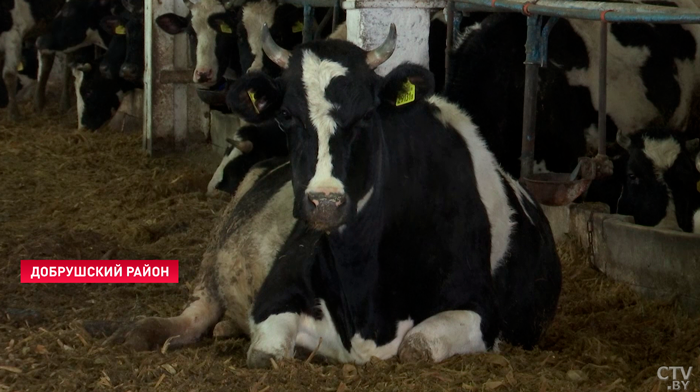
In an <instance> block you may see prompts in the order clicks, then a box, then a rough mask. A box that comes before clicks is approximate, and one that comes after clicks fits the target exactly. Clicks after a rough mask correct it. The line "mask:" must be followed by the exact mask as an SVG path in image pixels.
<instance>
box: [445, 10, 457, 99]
mask: <svg viewBox="0 0 700 392" xmlns="http://www.w3.org/2000/svg"><path fill="white" fill-rule="evenodd" d="M446 9H447V15H446V17H445V19H446V20H445V23H446V24H447V40H446V42H445V84H444V85H445V86H447V80H448V79H449V76H450V56H451V55H452V43H453V41H454V37H453V35H454V18H455V2H454V1H452V0H450V1H448V2H447V8H446Z"/></svg>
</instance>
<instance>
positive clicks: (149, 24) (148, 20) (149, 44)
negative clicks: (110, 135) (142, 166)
mask: <svg viewBox="0 0 700 392" xmlns="http://www.w3.org/2000/svg"><path fill="white" fill-rule="evenodd" d="M154 19H155V15H154V9H153V2H152V1H146V2H144V10H143V39H144V42H145V43H146V45H144V54H143V57H144V70H143V136H142V137H143V146H142V147H143V149H144V150H145V151H146V153H147V154H148V156H152V155H153V79H154V78H153V42H154V39H153V38H154V34H153V21H154Z"/></svg>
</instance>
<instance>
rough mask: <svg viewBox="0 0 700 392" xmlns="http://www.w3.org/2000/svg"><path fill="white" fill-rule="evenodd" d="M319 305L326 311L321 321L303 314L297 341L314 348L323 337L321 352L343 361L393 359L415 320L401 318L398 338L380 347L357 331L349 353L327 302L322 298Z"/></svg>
mask: <svg viewBox="0 0 700 392" xmlns="http://www.w3.org/2000/svg"><path fill="white" fill-rule="evenodd" d="M319 308H320V309H321V312H322V313H323V318H322V319H321V320H316V319H314V318H313V317H311V316H307V315H302V316H301V320H300V326H299V333H298V335H297V337H296V344H297V345H298V346H300V347H304V348H306V349H308V350H314V349H316V347H317V346H318V342H319V339H320V338H323V341H322V342H321V346H320V347H319V349H318V353H319V354H320V355H322V356H324V357H327V358H331V359H335V360H338V361H340V362H354V363H358V364H362V363H366V362H368V361H369V360H370V358H372V357H377V358H380V359H389V358H391V357H393V356H395V355H396V353H397V352H398V350H399V345H400V344H401V341H402V340H403V337H404V335H406V333H407V332H408V331H409V330H410V329H411V327H413V321H412V320H411V319H408V320H404V321H399V322H398V323H397V325H396V338H395V339H394V340H392V341H391V342H389V343H387V344H385V345H382V346H377V344H376V343H375V342H374V341H373V340H366V339H363V338H362V337H361V336H360V334H359V333H357V334H355V335H354V336H353V337H352V338H351V339H350V344H351V348H350V352H348V351H347V350H346V349H345V346H343V342H342V341H341V339H340V335H338V332H337V330H336V329H335V325H334V324H333V321H332V319H331V315H330V313H329V312H328V308H327V307H326V303H325V301H323V300H321V301H320V304H319Z"/></svg>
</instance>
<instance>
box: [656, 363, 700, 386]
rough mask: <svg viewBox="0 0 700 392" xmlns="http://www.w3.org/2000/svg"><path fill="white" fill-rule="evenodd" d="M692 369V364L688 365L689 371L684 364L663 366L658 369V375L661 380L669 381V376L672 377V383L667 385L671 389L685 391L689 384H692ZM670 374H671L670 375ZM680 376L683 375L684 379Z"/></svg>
mask: <svg viewBox="0 0 700 392" xmlns="http://www.w3.org/2000/svg"><path fill="white" fill-rule="evenodd" d="M692 370H693V367H692V366H690V367H688V370H687V371H686V370H685V368H684V367H682V366H661V367H660V368H659V369H658V370H657V371H656V376H657V377H659V380H664V381H667V380H669V378H670V379H671V380H670V381H671V385H669V386H668V387H666V389H668V390H669V391H685V390H686V389H688V384H690V381H689V380H688V379H689V378H690V372H691V371H692ZM679 373H680V374H679ZM669 374H670V375H671V376H670V377H669ZM679 376H680V377H683V380H680V379H679Z"/></svg>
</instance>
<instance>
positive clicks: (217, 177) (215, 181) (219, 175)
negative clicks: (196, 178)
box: [207, 147, 243, 195]
mask: <svg viewBox="0 0 700 392" xmlns="http://www.w3.org/2000/svg"><path fill="white" fill-rule="evenodd" d="M241 155H243V152H242V151H241V150H239V149H237V148H236V147H234V148H233V150H231V152H230V153H229V154H228V155H227V156H225V157H224V159H223V160H222V161H221V163H220V164H219V167H217V168H216V171H215V172H214V175H213V176H212V177H211V180H210V181H209V185H208V186H207V194H209V195H212V194H214V193H215V192H216V186H217V185H219V184H220V183H221V181H222V180H223V179H224V169H226V166H227V165H228V164H229V163H231V162H232V161H233V160H234V159H236V158H238V157H239V156H241Z"/></svg>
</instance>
